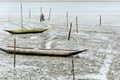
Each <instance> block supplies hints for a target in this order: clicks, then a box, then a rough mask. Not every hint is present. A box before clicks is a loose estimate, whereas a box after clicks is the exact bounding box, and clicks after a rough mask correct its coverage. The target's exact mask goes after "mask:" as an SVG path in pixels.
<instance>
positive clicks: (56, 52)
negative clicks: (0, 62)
mask: <svg viewBox="0 0 120 80" xmlns="http://www.w3.org/2000/svg"><path fill="white" fill-rule="evenodd" d="M0 50H1V51H4V52H7V53H12V54H13V53H14V47H12V46H6V47H0ZM84 51H87V49H85V50H80V51H76V50H61V49H33V48H23V47H16V54H24V55H43V56H63V57H67V56H72V55H75V54H78V53H81V52H84Z"/></svg>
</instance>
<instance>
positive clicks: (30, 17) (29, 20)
mask: <svg viewBox="0 0 120 80" xmlns="http://www.w3.org/2000/svg"><path fill="white" fill-rule="evenodd" d="M30 19H31V9H30V10H29V23H30Z"/></svg>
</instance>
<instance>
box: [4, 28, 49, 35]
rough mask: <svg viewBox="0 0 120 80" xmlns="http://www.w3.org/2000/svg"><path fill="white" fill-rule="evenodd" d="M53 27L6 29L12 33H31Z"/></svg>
mask: <svg viewBox="0 0 120 80" xmlns="http://www.w3.org/2000/svg"><path fill="white" fill-rule="evenodd" d="M50 28H51V27H42V28H38V29H25V30H5V31H7V32H9V33H11V34H29V33H42V32H44V31H46V30H48V29H50Z"/></svg>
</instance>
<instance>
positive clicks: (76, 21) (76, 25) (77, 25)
mask: <svg viewBox="0 0 120 80" xmlns="http://www.w3.org/2000/svg"><path fill="white" fill-rule="evenodd" d="M76 32H77V33H78V19H77V16H76Z"/></svg>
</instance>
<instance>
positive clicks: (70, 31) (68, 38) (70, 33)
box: [68, 23, 72, 40]
mask: <svg viewBox="0 0 120 80" xmlns="http://www.w3.org/2000/svg"><path fill="white" fill-rule="evenodd" d="M71 29H72V23H71V24H70V29H69V34H68V40H70V35H71Z"/></svg>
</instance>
